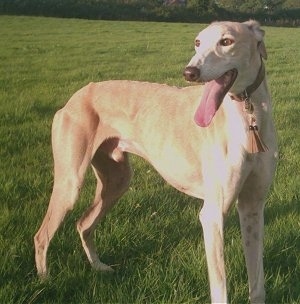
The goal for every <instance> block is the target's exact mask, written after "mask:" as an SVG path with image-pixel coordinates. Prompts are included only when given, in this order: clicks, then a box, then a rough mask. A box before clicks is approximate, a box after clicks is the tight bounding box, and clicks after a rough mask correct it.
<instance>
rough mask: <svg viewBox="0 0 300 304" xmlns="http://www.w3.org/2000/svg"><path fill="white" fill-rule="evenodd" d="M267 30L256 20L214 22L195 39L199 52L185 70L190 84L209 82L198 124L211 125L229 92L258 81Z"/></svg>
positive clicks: (196, 48)
mask: <svg viewBox="0 0 300 304" xmlns="http://www.w3.org/2000/svg"><path fill="white" fill-rule="evenodd" d="M263 38H264V31H263V30H262V29H261V28H260V25H259V23H258V22H256V21H253V20H251V21H247V22H244V23H238V22H214V23H212V24H211V25H210V26H208V27H207V28H206V29H204V30H203V31H201V32H200V33H199V34H198V35H197V37H196V39H195V51H196V54H195V55H194V56H193V58H192V59H191V61H190V62H189V64H188V65H187V66H186V68H185V70H184V73H183V74H184V77H185V79H186V80H188V81H193V82H205V83H206V85H205V91H204V94H203V96H202V101H201V104H200V107H201V108H200V109H199V111H197V113H200V115H201V117H198V118H197V117H196V122H197V123H198V124H199V125H200V126H203V127H206V126H208V125H209V124H210V122H211V120H212V118H213V116H214V115H215V113H216V111H217V110H218V108H219V107H220V105H221V103H222V101H223V98H224V97H225V95H226V93H227V92H228V91H230V92H232V93H235V94H237V93H240V92H241V91H243V90H244V89H245V88H246V87H247V86H249V85H250V84H251V83H252V82H253V81H254V80H255V78H256V75H257V72H258V70H259V68H260V61H261V57H262V58H264V59H266V58H267V53H266V49H265V46H264V42H263Z"/></svg>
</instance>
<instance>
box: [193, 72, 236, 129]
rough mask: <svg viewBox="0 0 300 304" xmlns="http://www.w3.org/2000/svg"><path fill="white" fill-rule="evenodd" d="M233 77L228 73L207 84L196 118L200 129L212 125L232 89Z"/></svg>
mask: <svg viewBox="0 0 300 304" xmlns="http://www.w3.org/2000/svg"><path fill="white" fill-rule="evenodd" d="M228 76H229V81H228ZM231 77H232V75H231V73H226V74H224V75H223V76H221V77H220V78H218V79H216V80H211V81H209V82H207V83H206V84H205V87H204V93H203V96H202V99H201V102H200V105H199V106H198V108H197V110H196V113H195V117H194V119H195V122H196V124H197V125H199V126H200V127H207V126H208V125H209V124H210V123H211V121H212V119H213V117H214V116H215V114H216V112H217V110H218V109H219V107H220V105H221V103H222V101H223V98H224V97H225V95H226V93H227V92H228V90H229V89H230V85H229V83H231V82H232V81H231V80H232V79H231Z"/></svg>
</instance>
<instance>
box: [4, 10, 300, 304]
mask: <svg viewBox="0 0 300 304" xmlns="http://www.w3.org/2000/svg"><path fill="white" fill-rule="evenodd" d="M203 27H204V25H197V24H172V23H154V22H149V23H148V22H145V23H142V22H110V21H85V20H72V19H69V20H64V19H55V18H31V17H7V16H0V41H1V43H0V62H1V64H0V113H1V115H0V122H1V123H0V146H1V149H0V159H1V162H0V172H1V175H0V200H1V201H0V257H1V263H0V302H1V303H207V302H209V289H208V281H207V268H206V261H205V256H204V247H203V239H202V232H201V227H200V224H199V223H198V219H197V217H198V211H199V208H200V206H201V204H200V202H198V201H197V200H195V199H193V198H190V197H188V196H185V195H183V194H181V193H179V192H177V191H176V190H174V189H172V188H170V187H169V186H167V185H166V184H165V183H163V182H162V179H161V178H160V177H159V176H158V175H157V174H156V173H155V172H154V170H153V169H152V168H151V167H150V166H149V165H147V164H146V163H145V162H143V161H142V160H140V159H138V158H133V159H132V161H133V164H134V173H135V178H134V180H133V182H132V185H131V188H130V191H129V192H128V193H127V194H126V195H125V196H124V197H123V198H122V200H121V201H120V202H119V204H118V206H116V207H115V208H114V210H113V211H112V212H111V213H110V214H109V215H108V216H107V217H106V219H105V220H104V221H103V222H102V223H101V224H100V225H99V228H98V229H97V231H96V235H95V239H96V243H97V246H98V251H99V253H100V255H101V258H102V260H104V261H105V262H107V263H109V264H114V265H115V269H116V273H114V274H110V275H108V274H102V273H96V272H94V271H93V270H91V268H90V266H89V264H88V262H87V259H86V257H85V255H84V252H83V250H82V248H81V245H80V240H79V237H78V235H77V233H76V230H75V227H74V224H75V222H76V219H78V218H79V217H80V215H81V213H82V212H83V211H84V209H85V208H86V207H87V206H88V203H89V202H90V201H91V200H92V197H93V191H94V186H95V182H94V179H93V177H92V175H91V172H89V174H88V176H87V181H86V185H85V187H84V189H83V191H82V195H81V197H80V200H79V202H78V204H77V205H76V207H75V209H74V211H73V212H72V213H71V214H70V215H69V216H68V217H67V219H66V220H65V222H64V224H63V225H62V227H61V229H60V230H59V231H58V233H57V234H56V236H55V238H54V239H53V241H52V243H51V245H50V249H49V257H48V262H49V267H50V271H51V275H50V277H49V278H48V279H47V280H46V281H44V282H41V281H39V280H38V279H37V277H36V272H35V266H34V251H33V235H34V233H35V232H36V230H37V229H38V227H39V225H40V223H41V220H42V217H43V216H44V214H45V211H46V207H47V204H48V200H49V196H50V193H51V186H52V156H51V146H50V126H51V121H52V117H53V115H54V113H55V111H56V110H57V109H58V108H60V107H62V106H63V105H64V104H65V102H66V101H67V100H68V98H69V97H70V96H71V95H72V94H73V93H74V92H75V91H76V90H77V89H79V88H81V87H82V86H84V85H85V84H86V83H88V82H90V81H101V80H107V79H135V80H145V81H153V82H162V83H168V84H171V85H180V86H182V85H186V83H185V82H184V81H183V79H182V76H181V72H182V69H183V67H184V66H185V65H186V64H187V62H188V60H189V58H190V57H191V55H192V54H193V39H194V36H195V34H196V33H197V32H198V31H199V30H200V29H201V28H203ZM265 30H266V45H267V49H268V54H269V60H268V61H267V62H266V66H267V71H268V78H269V83H270V89H271V92H272V95H273V100H274V118H275V121H276V125H277V130H278V137H279V144H280V162H279V165H278V169H277V173H276V178H275V181H274V184H273V187H272V189H271V192H270V195H269V197H268V202H267V207H266V217H265V218H266V236H265V273H266V288H267V303H299V302H300V281H299V277H300V258H299V257H300V254H299V252H300V240H299V229H300V219H299V211H300V207H299V201H300V190H299V185H300V175H299V171H300V142H299V138H300V137H299V135H300V134H299V114H300V104H299V99H300V93H299V81H298V76H297V75H298V71H299V68H300V63H299V58H298V50H299V48H300V41H299V39H298V37H299V34H300V33H299V31H300V29H292V28H272V27H266V28H265ZM145 172H146V174H145ZM225 238H226V265H227V274H228V289H229V297H230V301H231V303H247V302H248V300H247V297H248V291H247V288H248V287H247V278H246V274H245V266H244V260H243V255H242V249H241V244H240V233H239V227H238V219H237V215H236V211H235V210H233V211H232V212H231V214H230V217H229V219H228V222H227V225H226V235H225Z"/></svg>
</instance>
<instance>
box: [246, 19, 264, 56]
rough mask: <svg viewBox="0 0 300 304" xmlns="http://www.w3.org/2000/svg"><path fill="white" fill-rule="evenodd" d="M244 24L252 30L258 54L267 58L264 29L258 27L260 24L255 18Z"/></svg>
mask: <svg viewBox="0 0 300 304" xmlns="http://www.w3.org/2000/svg"><path fill="white" fill-rule="evenodd" d="M244 24H245V25H247V26H248V28H249V30H250V31H252V32H253V34H254V37H255V38H256V40H257V48H258V51H259V53H260V55H261V56H262V58H264V59H267V58H268V55H267V50H266V47H265V44H264V36H265V31H264V30H263V29H261V28H260V24H259V23H258V22H257V21H255V20H249V21H246V22H244Z"/></svg>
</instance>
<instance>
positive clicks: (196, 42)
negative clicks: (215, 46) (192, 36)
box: [195, 39, 200, 47]
mask: <svg viewBox="0 0 300 304" xmlns="http://www.w3.org/2000/svg"><path fill="white" fill-rule="evenodd" d="M195 46H196V47H199V46H200V40H199V39H196V40H195Z"/></svg>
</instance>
